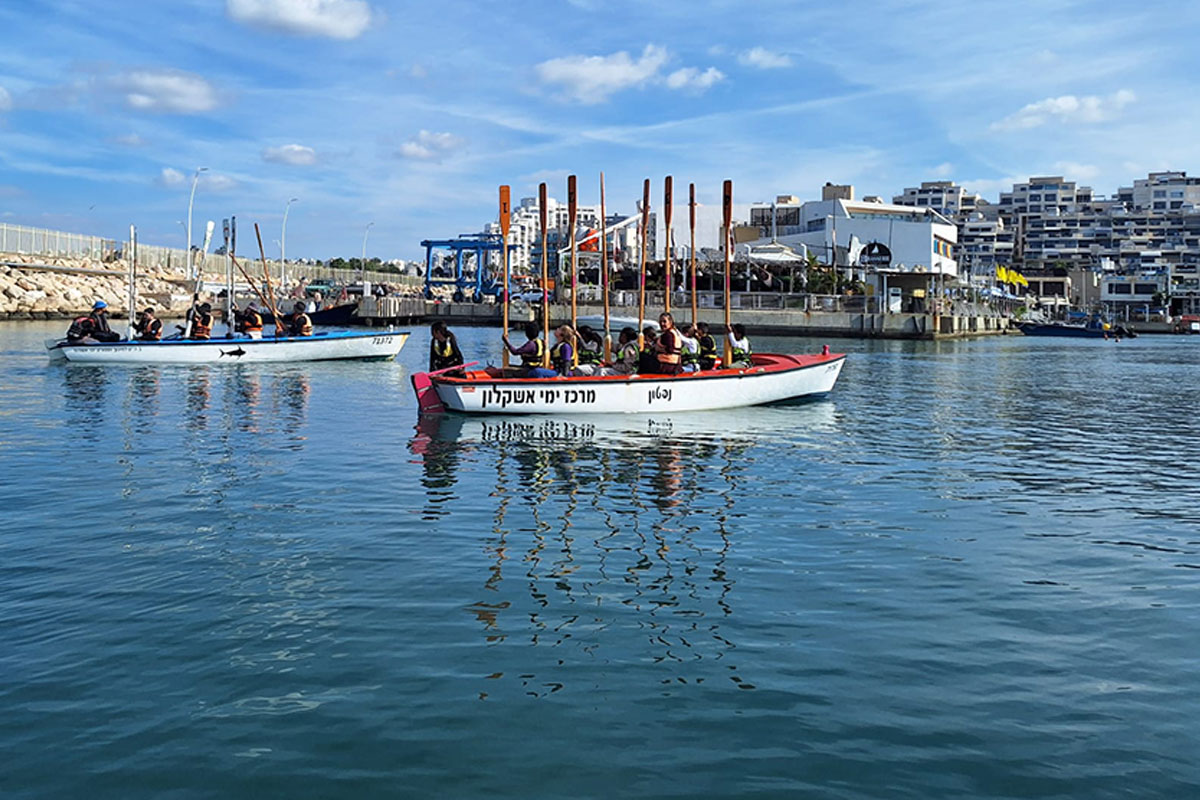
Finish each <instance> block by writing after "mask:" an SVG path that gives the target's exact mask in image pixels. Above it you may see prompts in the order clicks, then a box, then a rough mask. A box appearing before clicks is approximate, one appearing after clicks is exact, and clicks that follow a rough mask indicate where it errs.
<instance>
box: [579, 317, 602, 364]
mask: <svg viewBox="0 0 1200 800" xmlns="http://www.w3.org/2000/svg"><path fill="white" fill-rule="evenodd" d="M603 361H604V339H602V338H601V337H600V334H599V333H597V332H596V331H594V330H592V328H591V327H590V326H588V325H580V326H579V366H580V370H579V371H580V374H583V375H591V374H594V373H595V371H596V369H597V368H599V366H600V364H601V363H602V362H603Z"/></svg>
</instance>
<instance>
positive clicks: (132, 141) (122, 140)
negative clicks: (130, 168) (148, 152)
mask: <svg viewBox="0 0 1200 800" xmlns="http://www.w3.org/2000/svg"><path fill="white" fill-rule="evenodd" d="M112 142H113V144H119V145H121V146H122V147H145V146H146V140H145V139H143V138H142V137H140V136H138V135H137V134H136V133H126V134H124V135H123V136H114V137H113V139H112Z"/></svg>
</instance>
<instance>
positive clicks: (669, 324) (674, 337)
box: [654, 313, 683, 375]
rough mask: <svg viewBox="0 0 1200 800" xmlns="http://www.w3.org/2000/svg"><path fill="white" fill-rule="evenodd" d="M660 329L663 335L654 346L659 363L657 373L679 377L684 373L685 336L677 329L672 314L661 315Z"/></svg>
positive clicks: (659, 319) (659, 336)
mask: <svg viewBox="0 0 1200 800" xmlns="http://www.w3.org/2000/svg"><path fill="white" fill-rule="evenodd" d="M658 327H659V330H660V331H661V333H659V335H658V342H657V343H656V344H655V346H654V356H655V358H656V359H657V361H658V366H657V368H656V370H655V371H656V373H657V374H659V375H678V374H679V373H681V372H683V334H681V333H680V332H679V331H678V330H677V329H676V328H675V318H674V317H672V316H671V315H670V314H666V313H664V314H660V315H659V317H658Z"/></svg>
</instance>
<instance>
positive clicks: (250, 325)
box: [242, 310, 263, 333]
mask: <svg viewBox="0 0 1200 800" xmlns="http://www.w3.org/2000/svg"><path fill="white" fill-rule="evenodd" d="M262 329H263V318H262V314H259V313H258V312H257V311H250V310H247V311H246V314H245V316H243V317H242V330H243V331H244V332H246V333H253V332H256V331H261V330H262Z"/></svg>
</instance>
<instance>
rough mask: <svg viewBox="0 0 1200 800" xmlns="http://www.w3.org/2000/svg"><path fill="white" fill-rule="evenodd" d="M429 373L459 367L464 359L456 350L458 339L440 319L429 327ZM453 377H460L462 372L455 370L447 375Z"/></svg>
mask: <svg viewBox="0 0 1200 800" xmlns="http://www.w3.org/2000/svg"><path fill="white" fill-rule="evenodd" d="M429 335H430V340H429V371H430V372H433V371H435V370H440V369H449V368H451V367H461V366H462V365H463V362H464V359H463V354H462V351H461V350H459V349H458V339H456V338H455V336H454V334H453V333H451V332H450V329H449V328H447V327H446V323H444V322H442V321H441V320H440V319H439V320H437V321H436V322H434V323H433V324H432V325H430V326H429ZM449 374H450V375H451V376H452V377H453V376H456V375H458V376H461V375H462V371H461V370H457V371H455V372H451V373H449Z"/></svg>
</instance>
